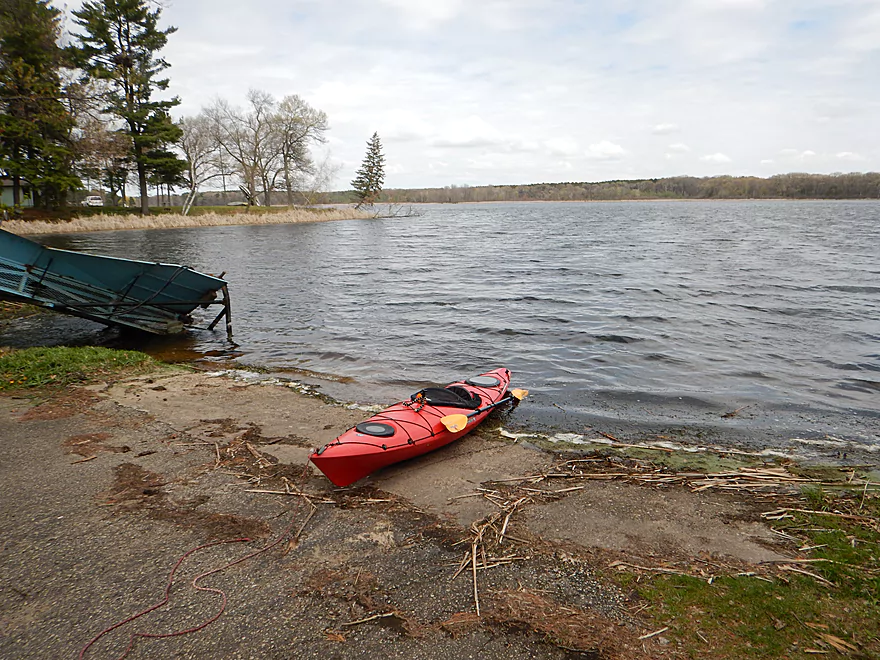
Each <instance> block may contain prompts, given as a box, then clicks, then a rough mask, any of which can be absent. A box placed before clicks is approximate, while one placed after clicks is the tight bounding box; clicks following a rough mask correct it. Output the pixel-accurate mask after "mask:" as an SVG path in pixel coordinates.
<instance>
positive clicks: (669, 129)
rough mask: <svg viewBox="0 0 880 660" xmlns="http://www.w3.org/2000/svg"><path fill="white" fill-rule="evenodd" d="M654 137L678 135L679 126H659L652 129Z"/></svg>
mask: <svg viewBox="0 0 880 660" xmlns="http://www.w3.org/2000/svg"><path fill="white" fill-rule="evenodd" d="M651 132H652V133H653V134H654V135H669V134H670V133H678V124H657V125H656V126H654V128H652V129H651Z"/></svg>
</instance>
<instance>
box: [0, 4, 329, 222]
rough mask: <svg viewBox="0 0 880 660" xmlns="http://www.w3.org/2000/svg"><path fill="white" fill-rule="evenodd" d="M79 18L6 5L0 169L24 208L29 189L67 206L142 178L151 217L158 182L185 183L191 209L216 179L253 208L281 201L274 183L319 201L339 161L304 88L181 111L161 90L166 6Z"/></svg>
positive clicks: (108, 9)
mask: <svg viewBox="0 0 880 660" xmlns="http://www.w3.org/2000/svg"><path fill="white" fill-rule="evenodd" d="M71 15H72V23H73V25H74V26H75V27H74V31H73V32H72V33H71V34H64V33H63V30H62V22H61V19H62V12H61V10H59V9H57V8H56V7H53V6H52V5H51V4H50V0H2V2H0V177H2V178H4V179H7V180H9V181H11V183H12V197H13V204H14V205H15V206H20V205H22V204H23V202H24V201H25V199H26V197H27V196H30V198H31V200H32V202H33V204H34V206H38V207H43V208H47V209H54V208H61V207H64V206H66V205H67V204H69V203H70V202H71V200H72V199H73V198H75V196H76V194H77V193H80V191H83V190H86V191H89V190H91V189H92V188H94V187H100V188H101V189H103V190H106V191H108V193H109V195H108V196H109V200H108V202H109V203H111V204H114V205H115V204H117V203H118V202H120V201H126V200H127V199H130V198H129V195H128V192H127V190H126V186H127V185H128V184H129V183H134V184H135V188H136V191H137V192H136V194H135V195H133V196H132V197H134V196H137V197H138V198H139V200H140V209H141V212H142V213H144V214H146V213H149V196H148V186H152V187H154V188H156V189H157V191H161V190H163V189H164V190H165V191H166V192H167V196H168V198H169V200H170V198H171V193H172V190H173V189H174V188H183V189H185V190H187V191H188V194H187V196H186V198H185V204H184V205H185V206H186V207H188V206H189V205H191V204H192V203H193V201H194V199H195V198H196V196H197V193H198V191H199V188H200V186H203V185H205V184H206V183H207V182H208V181H212V180H219V181H220V183H221V184H222V186H223V189H224V190H226V188H227V186H230V187H231V188H232V189H236V188H238V189H239V190H241V191H242V194H243V195H244V197H245V198H246V200H247V203H250V204H254V203H258V200H259V199H262V201H263V203H264V204H271V203H272V201H273V200H272V193H273V192H276V191H280V192H283V193H284V195H285V201H286V202H287V203H288V204H293V203H294V202H295V201H305V202H311V201H312V199H311V197H312V195H313V194H314V193H316V192H317V190H318V189H319V188H322V187H324V186H326V185H327V182H328V181H329V179H330V177H331V175H332V169H331V168H330V166H329V165H328V164H327V162H326V161H325V162H324V163H316V162H315V161H314V160H313V158H312V156H311V154H310V146H311V145H313V144H315V143H321V142H324V133H325V132H326V131H327V128H328V126H327V117H326V115H325V114H324V113H323V112H320V111H318V110H315V109H314V108H311V107H310V106H309V105H308V104H307V103H305V102H304V101H303V100H302V99H300V98H299V97H298V96H295V95H291V96H286V97H284V98H283V99H281V100H280V101H277V100H276V99H274V98H273V97H271V96H270V95H269V94H266V93H265V92H260V91H258V90H251V91H250V92H249V94H248V97H247V101H248V106H247V107H246V108H245V109H240V108H236V107H233V106H231V105H230V104H229V103H227V102H226V101H223V100H218V101H215V102H214V103H213V104H212V105H211V106H210V107H208V108H205V109H203V110H202V112H201V113H200V114H199V115H197V116H196V117H189V118H184V119H182V120H180V121H177V122H175V121H174V120H173V119H172V118H171V116H170V111H171V110H172V109H173V108H174V107H176V106H178V105H179V104H180V99H179V98H177V97H172V98H170V99H169V98H165V99H157V98H156V97H157V96H160V93H161V92H163V91H165V90H167V88H168V86H169V79H168V78H164V77H162V76H163V73H164V72H165V70H166V69H168V68H169V66H170V65H169V63H168V62H167V61H165V59H163V58H162V57H161V55H160V52H161V50H162V49H163V48H164V46H165V45H166V43H167V40H168V37H169V35H172V34H174V33H175V32H176V28H174V27H167V28H164V29H162V28H160V27H159V23H160V17H161V5H160V4H159V3H155V2H153V0H88V1H87V2H85V3H83V5H82V7H81V8H80V9H78V10H74V11H72V12H71ZM62 42H65V45H62ZM84 182H85V184H84ZM80 194H81V193H80ZM224 197H225V195H224Z"/></svg>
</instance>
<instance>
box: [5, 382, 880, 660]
mask: <svg viewBox="0 0 880 660" xmlns="http://www.w3.org/2000/svg"><path fill="white" fill-rule="evenodd" d="M259 376H260V378H264V377H265V378H266V379H270V377H269V376H267V375H266V374H260V375H259ZM276 381H277V382H276ZM21 394H22V392H21V391H19V392H18V396H6V395H4V396H0V435H3V437H6V438H8V440H9V442H8V444H9V447H8V448H7V455H8V460H6V461H4V462H3V463H0V509H2V510H3V512H4V514H5V515H6V516H7V519H8V520H9V521H10V525H9V529H8V530H7V536H8V542H7V545H6V559H5V561H4V565H3V569H2V578H3V580H4V581H12V582H14V584H16V585H18V586H19V587H20V589H21V593H23V594H25V595H24V596H22V595H20V594H19V593H18V591H16V594H18V595H15V594H11V595H8V597H7V596H4V595H3V592H0V605H2V606H3V608H2V609H0V614H2V616H0V655H4V657H5V655H8V656H9V657H31V655H33V656H34V657H36V655H40V654H45V653H47V652H48V653H50V654H51V655H53V656H57V657H61V656H65V655H70V656H72V655H74V654H75V652H76V651H77V650H78V649H81V648H82V647H83V645H84V644H86V643H87V642H88V640H89V639H90V638H92V637H93V636H94V635H96V634H98V633H99V632H100V631H101V630H102V629H105V628H106V627H108V626H111V625H112V624H114V623H115V622H118V621H120V620H121V619H123V618H124V617H125V616H128V615H130V613H131V612H137V611H141V610H142V609H143V608H144V607H145V606H146V605H148V604H150V603H153V602H155V601H156V599H157V596H158V595H159V594H160V593H161V588H162V584H164V582H165V580H166V578H167V575H168V571H169V570H171V568H172V566H173V565H174V561H175V559H176V558H178V557H181V556H183V555H184V554H185V553H187V552H189V551H191V550H192V549H193V548H196V547H202V546H203V545H204V544H206V543H211V542H212V541H220V542H221V543H224V544H227V545H223V546H220V547H217V548H214V549H212V550H208V549H204V550H201V551H200V552H199V553H198V554H197V555H194V556H193V558H192V559H189V560H187V565H185V566H184V567H183V570H188V571H189V572H190V573H191V574H196V573H201V572H204V571H208V570H212V569H215V568H218V567H221V566H224V565H226V564H228V563H229V562H231V561H235V562H236V564H237V563H238V562H237V561H236V560H237V559H238V558H241V557H244V556H245V555H248V554H249V553H254V552H256V551H258V550H259V551H260V553H259V554H260V556H259V557H257V556H254V557H253V558H252V559H249V560H248V561H246V562H244V563H243V564H241V566H240V567H236V568H234V569H232V568H231V566H230V567H227V568H230V570H225V569H221V570H223V572H222V573H220V574H218V575H216V576H215V577H213V578H212V579H211V586H214V587H216V588H218V589H222V590H223V592H224V593H225V594H228V598H229V600H228V602H229V608H228V609H221V610H220V614H222V616H220V614H218V615H217V619H216V621H215V622H213V623H212V625H211V626H210V628H208V630H206V631H205V632H193V634H188V635H182V636H174V637H169V638H166V639H162V640H148V639H139V640H137V642H136V646H135V649H134V652H133V657H156V656H158V655H161V656H171V655H174V656H180V657H224V658H231V659H232V658H235V659H241V660H243V659H244V658H248V657H257V656H260V657H263V656H267V655H271V656H272V657H276V656H277V657H294V656H296V657H315V658H317V657H329V656H331V655H334V654H342V655H346V656H348V655H351V656H352V657H354V656H355V655H357V656H358V657H360V656H364V657H375V656H376V655H377V654H379V653H381V652H382V649H386V654H387V649H388V648H389V647H388V646H387V645H388V644H389V643H390V644H393V646H392V647H391V648H393V649H394V650H395V652H396V653H397V654H398V655H399V656H400V657H420V658H426V659H430V660H434V659H436V660H441V659H442V658H449V657H468V656H473V657H478V656H479V657H489V656H491V657H496V656H497V657H502V656H503V657H510V658H527V657H541V658H547V659H548V660H565V659H566V658H570V657H572V656H571V649H576V650H578V651H581V652H587V651H590V652H592V653H594V654H595V653H599V654H600V655H601V657H603V658H609V660H611V659H613V660H647V659H648V658H651V659H656V658H670V659H671V658H673V657H713V658H719V660H721V659H723V660H731V659H733V658H738V657H741V652H742V651H743V650H744V649H745V648H749V649H750V650H751V652H752V653H753V654H756V653H757V654H756V655H755V657H760V658H771V657H781V656H783V655H784V656H786V657H792V658H801V657H804V656H802V653H803V651H802V649H810V648H817V647H818V646H821V644H817V642H816V638H817V637H821V634H820V633H817V632H815V630H814V629H811V628H809V627H804V626H802V625H798V621H801V622H804V621H806V622H811V621H824V622H826V623H830V624H831V627H830V628H828V627H826V628H824V629H823V630H827V631H828V632H829V634H830V635H834V638H833V639H834V640H837V639H843V640H845V641H846V643H847V644H852V645H853V648H856V646H858V647H859V650H862V651H864V652H865V653H868V654H870V653H872V652H875V651H877V650H880V626H878V622H877V620H876V617H874V618H873V619H872V618H871V616H872V615H871V614H870V613H871V612H872V610H871V605H870V604H865V603H863V601H862V600H861V598H860V597H859V596H857V595H851V593H850V591H846V592H844V591H843V590H841V589H839V588H835V587H829V586H827V585H826V584H825V583H824V582H823V580H824V581H825V582H828V583H831V582H832V581H834V582H835V584H841V583H842V581H844V580H845V579H847V578H845V577H844V576H842V575H841V574H840V573H839V570H840V569H838V568H834V566H836V565H837V564H839V563H840V561H838V560H840V559H842V558H841V556H840V555H830V557H832V559H826V560H824V561H825V562H826V563H822V562H823V559H822V558H823V557H825V556H826V555H825V554H824V553H825V552H826V550H825V549H823V548H825V546H823V545H821V544H827V543H831V541H830V540H828V539H827V538H824V537H823V538H821V539H819V538H818V537H803V534H804V532H801V531H798V530H799V529H800V528H799V527H796V526H795V527H792V525H794V524H795V522H797V524H798V525H801V524H802V522H803V520H802V518H804V516H807V515H808V514H805V513H797V512H798V511H802V510H803V511H813V510H814V509H820V508H823V506H828V507H832V508H829V509H827V510H832V509H833V511H838V512H839V513H832V514H830V516H831V517H827V515H828V514H826V517H825V518H822V513H821V511H818V512H817V511H813V513H815V514H816V515H817V516H818V519H816V520H812V519H811V520H810V525H808V526H811V527H819V526H822V527H828V526H830V525H831V524H832V523H834V524H838V522H847V524H850V526H851V527H852V528H853V529H854V530H856V531H855V532H852V531H851V532H848V533H849V534H853V533H859V532H858V531H857V530H858V528H859V525H861V524H862V523H861V522H860V521H874V522H873V523H872V524H876V519H875V518H874V516H875V515H876V512H877V511H878V509H877V505H878V493H880V490H878V487H880V484H877V483H876V480H874V481H871V482H870V483H869V482H868V481H866V480H865V478H864V476H863V474H862V472H861V471H859V473H858V478H856V473H855V471H853V474H852V475H850V473H849V471H846V472H844V471H842V470H838V469H832V468H827V469H824V470H817V471H813V472H810V471H809V470H807V469H804V468H800V467H798V466H796V465H793V464H791V463H781V464H768V463H767V462H765V461H762V460H760V459H757V460H755V459H754V458H750V457H731V456H702V457H694V456H692V455H689V454H687V453H684V454H680V455H679V454H671V453H670V452H669V451H668V450H660V449H659V448H658V449H657V450H654V451H650V450H638V449H633V448H626V447H621V448H613V447H605V448H600V450H599V451H597V452H590V453H589V454H573V453H570V452H559V451H546V450H539V449H538V448H536V447H529V446H523V444H522V443H521V442H518V441H517V440H516V439H511V438H510V437H507V436H505V435H504V434H503V433H501V432H500V431H501V428H500V427H499V425H498V420H497V418H496V419H495V420H491V419H490V420H487V422H484V424H483V425H481V426H480V427H479V428H478V429H476V430H475V431H473V432H472V433H470V434H468V435H466V436H464V437H463V438H461V439H460V440H458V441H457V442H454V443H452V444H450V445H448V446H447V447H444V448H441V449H438V450H436V451H434V452H430V453H428V454H426V455H424V456H422V457H419V458H417V459H413V460H412V461H408V462H405V463H401V464H397V465H394V466H391V467H389V468H386V469H384V470H382V471H380V472H378V473H375V474H373V475H371V476H369V477H367V478H365V479H364V480H362V481H361V482H359V483H357V484H355V485H353V486H351V487H348V488H343V489H338V488H334V487H333V486H332V484H330V483H329V482H328V481H327V480H326V478H324V477H323V475H321V474H320V473H318V472H317V471H316V470H314V469H312V468H311V467H310V464H309V463H308V462H307V460H306V459H307V457H308V455H309V453H310V451H311V448H312V447H314V446H320V445H321V444H322V443H324V442H327V441H329V440H331V439H332V438H333V437H335V436H336V435H338V434H339V433H341V432H342V430H344V428H347V427H350V426H351V425H353V424H355V423H357V422H359V421H361V420H362V419H363V418H366V417H368V416H369V414H370V411H367V410H364V409H362V408H358V407H352V406H351V405H347V404H344V403H339V402H330V401H327V400H324V399H323V398H322V397H321V396H320V394H319V393H318V392H316V391H315V389H314V388H311V387H309V386H307V385H304V384H302V383H300V382H298V381H278V380H277V379H275V380H271V382H269V381H268V380H260V379H254V380H253V381H247V380H241V379H236V378H234V377H232V376H231V375H230V374H222V373H205V372H192V371H182V370H179V369H178V370H169V369H168V368H167V367H159V368H157V370H155V371H152V372H148V373H141V374H138V375H131V374H129V375H128V376H125V375H124V374H122V375H120V376H118V377H114V378H110V379H106V376H104V377H101V378H98V379H95V380H93V381H92V382H91V383H88V384H84V385H80V386H76V387H71V388H57V387H56V388H49V389H45V388H44V389H42V390H37V391H34V392H33V394H36V395H37V398H36V399H32V398H30V397H23V396H21ZM303 467H307V468H308V471H307V472H304V471H303ZM847 479H849V481H847ZM848 484H849V485H848ZM806 487H818V488H820V489H821V488H823V487H824V488H826V489H828V491H827V492H828V493H829V494H828V495H822V496H821V497H823V498H828V502H829V503H828V504H827V505H822V504H821V503H820V502H819V501H818V499H817V498H818V497H820V496H819V495H818V494H813V495H804V494H803V493H804V491H803V489H804V488H806ZM850 491H852V492H853V494H851V495H847V493H848V492H850ZM830 493H833V495H831V494H830ZM786 515H787V516H788V517H789V518H792V516H800V518H798V519H797V520H792V521H791V522H790V523H786V522H785V521H784V520H783V519H782V518H780V516H782V517H783V518H784V517H785V516H786ZM834 516H838V517H836V518H835V517H834ZM850 519H851V520H850ZM502 521H503V525H502ZM819 523H821V524H819ZM786 525H788V526H786ZM780 527H781V529H779V528H780ZM84 529H88V530H90V531H91V533H89V534H87V535H85V536H83V534H82V530H84ZM292 530H299V531H298V532H296V533H295V534H294V533H293V532H292ZM777 530H778V531H777ZM780 532H782V533H780ZM875 536H876V537H877V539H880V536H877V535H875ZM241 537H248V539H255V540H253V541H248V542H247V543H248V545H247V546H246V547H245V546H244V545H243V543H242V538H241ZM56 538H69V539H72V541H71V542H70V543H65V544H58V543H56V542H55V539H56ZM849 538H850V537H849V536H847V537H845V538H843V542H842V545H844V546H845V547H846V548H848V549H849V550H848V551H852V548H849V545H850V542H849V540H848V539H849ZM859 538H860V539H861V537H859ZM273 539H275V540H273ZM279 539H280V540H279ZM871 539H874V536H871V537H870V539H867V540H865V541H864V542H865V543H867V544H869V545H868V546H867V547H868V548H870V547H871V546H870V543H874V542H875V541H874V540H871ZM463 541H465V542H466V545H462V542H463ZM279 544H280V545H279ZM205 547H207V546H205ZM859 547H860V548H861V541H860V545H859ZM812 548H816V549H815V550H813V549H812ZM261 549H262V550H261ZM863 552H864V551H863ZM867 552H870V550H867ZM846 560H847V562H848V563H849V564H852V563H853V562H854V561H856V560H855V559H853V558H851V557H849V556H847V558H846ZM858 561H859V562H861V563H860V564H859V570H866V571H872V570H875V569H876V560H875V559H874V556H873V555H871V558H868V557H867V555H866V556H865V558H864V559H860V560H858ZM829 562H830V563H829ZM835 562H837V563H835ZM62 564H63V565H64V566H65V567H68V569H69V570H63V571H62V570H57V567H58V566H59V565H62ZM193 564H194V565H193ZM456 567H458V569H459V570H458V571H456ZM465 569H466V570H465ZM490 569H491V570H490ZM804 571H806V573H804ZM798 572H800V575H792V573H798ZM185 583H186V580H181V581H180V585H179V586H178V585H175V590H174V596H173V598H172V604H171V607H170V609H168V610H167V611H164V610H163V612H157V613H155V614H150V615H149V617H148V618H149V619H150V620H151V621H150V622H149V623H148V621H146V620H145V621H144V622H143V623H142V624H140V625H138V624H134V625H129V626H125V627H123V628H122V629H120V630H119V631H118V632H114V633H112V634H110V635H108V636H107V637H105V638H102V639H101V641H100V643H99V644H98V645H97V646H96V647H95V648H94V649H92V652H93V653H94V654H95V656H96V657H99V656H100V657H115V656H116V655H118V654H119V651H120V649H122V648H124V647H125V646H126V644H127V642H128V635H129V633H130V632H133V631H134V630H136V629H140V628H141V626H148V625H151V624H152V625H153V626H156V625H158V626H159V627H160V628H161V629H166V630H171V631H174V630H185V629H189V628H193V629H194V630H198V628H197V626H198V625H199V624H200V623H201V622H204V621H206V620H207V619H209V618H211V617H212V616H213V615H215V614H217V612H218V609H219V607H220V606H219V604H218V602H217V599H216V598H214V599H211V598H206V597H205V595H204V594H199V593H198V592H196V591H193V590H191V588H187V587H186V584H185ZM682 590H686V593H687V597H688V599H689V601H688V602H689V604H688V606H687V607H685V608H684V609H683V610H678V609H677V608H676V603H678V602H679V600H680V595H681V594H682V593H683V592H682ZM104 592H111V593H113V594H116V596H115V597H114V598H96V597H95V595H96V594H100V593H104ZM728 594H729V595H728ZM4 598H5V600H2V599H4ZM224 599H225V596H224ZM728 599H731V600H735V601H736V603H737V607H736V608H735V611H733V612H731V611H728V610H727V609H726V608H725V607H724V604H725V603H727V601H728ZM780 601H784V602H782V603H781V605H779V606H777V605H775V603H778V602H780ZM693 607H696V608H698V609H700V610H701V612H700V616H699V617H696V618H695V617H694V616H693V612H692V608H693ZM267 612H268V613H270V616H267ZM771 613H772V616H770V614H771ZM829 614H830V615H831V616H828V615H829ZM383 622H384V623H390V624H391V625H384V624H383ZM854 630H859V631H860V632H859V634H858V635H856V634H855V633H854V632H852V631H854ZM820 641H821V640H820ZM779 644H782V645H783V646H782V647H779V646H778V645H779ZM395 657H397V656H395ZM865 657H868V656H865Z"/></svg>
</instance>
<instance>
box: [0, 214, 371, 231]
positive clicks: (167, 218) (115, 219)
mask: <svg viewBox="0 0 880 660" xmlns="http://www.w3.org/2000/svg"><path fill="white" fill-rule="evenodd" d="M374 216H375V214H374V213H370V212H368V211H363V210H361V209H355V208H354V207H333V208H322V209H284V210H279V211H275V210H274V209H273V210H272V211H271V212H265V211H263V212H260V211H254V210H251V211H249V212H246V213H216V212H211V213H204V214H199V215H182V214H180V213H162V214H155V215H148V216H140V215H103V214H102V215H91V216H87V217H79V218H73V219H71V220H67V221H49V220H11V221H9V222H4V223H3V229H5V230H6V231H9V232H12V233H13V234H18V235H20V236H23V235H26V234H59V233H61V234H68V233H71V234H72V233H76V232H86V231H114V230H119V229H175V228H180V227H216V226H222V225H282V224H296V223H302V222H327V221H330V220H355V219H365V218H372V217H374Z"/></svg>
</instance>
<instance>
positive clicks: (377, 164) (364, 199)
mask: <svg viewBox="0 0 880 660" xmlns="http://www.w3.org/2000/svg"><path fill="white" fill-rule="evenodd" d="M383 183H385V156H383V155H382V143H381V142H380V141H379V134H378V133H373V137H371V138H370V139H369V140H368V141H367V155H366V156H364V162H363V163H362V164H361V167H360V169H359V170H358V171H357V174H356V176H355V178H354V181H352V182H351V187H352V188H354V193H355V195H356V196H357V199H358V204H357V206H358V207H361V206H363V205H367V206H372V205H373V204H374V203H375V202H376V201H377V200H378V199H379V194H380V193H381V192H382V184H383Z"/></svg>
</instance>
